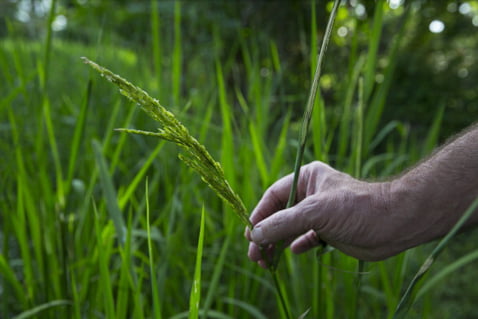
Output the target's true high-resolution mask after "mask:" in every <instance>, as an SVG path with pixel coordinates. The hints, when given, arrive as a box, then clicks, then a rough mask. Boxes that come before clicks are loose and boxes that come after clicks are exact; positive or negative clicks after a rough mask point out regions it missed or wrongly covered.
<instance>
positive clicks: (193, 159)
mask: <svg viewBox="0 0 478 319" xmlns="http://www.w3.org/2000/svg"><path fill="white" fill-rule="evenodd" d="M82 60H83V62H85V63H86V64H88V65H89V66H91V67H92V68H93V69H94V70H96V71H98V72H99V73H100V75H101V76H102V77H105V78H106V79H107V80H108V81H110V82H112V83H113V84H115V85H117V86H118V87H119V90H120V93H121V94H122V95H124V96H126V97H127V98H128V99H129V100H131V101H133V102H135V103H137V104H139V105H140V107H141V109H142V110H143V111H145V112H146V113H147V114H148V115H149V116H150V117H151V118H152V119H153V120H155V121H156V122H158V123H159V124H160V125H161V127H160V128H158V132H149V131H141V130H133V129H117V130H118V131H123V132H127V133H134V134H142V135H148V136H156V137H159V138H161V139H164V140H167V141H170V142H173V143H175V144H177V145H178V146H179V147H181V148H182V150H183V153H181V154H179V158H180V159H181V160H182V161H183V162H184V163H185V164H186V165H188V166H189V167H191V168H192V169H193V170H195V171H196V172H197V173H199V175H200V176H201V178H202V180H203V181H204V182H205V183H206V184H207V185H208V186H209V187H210V188H211V189H212V190H214V192H215V193H216V194H217V195H218V196H219V197H220V198H221V199H222V200H224V201H225V202H226V203H228V204H229V205H230V206H231V207H232V209H233V210H234V212H235V213H236V214H237V215H238V217H239V219H240V220H241V221H242V222H243V223H244V224H245V225H246V226H248V227H250V228H251V229H252V223H251V222H250V221H249V218H248V214H247V210H246V207H245V206H244V204H243V202H242V200H241V198H240V197H239V195H237V194H236V193H235V192H234V190H233V189H232V187H231V186H230V185H229V183H228V182H227V180H226V177H225V175H224V171H223V169H222V167H221V165H220V164H219V163H218V162H216V161H215V160H214V159H213V157H212V156H211V155H210V154H209V152H208V151H207V150H206V148H205V147H204V146H203V145H202V144H201V143H199V142H198V141H197V140H196V139H195V138H194V137H193V136H192V135H191V134H190V133H189V131H188V129H187V128H186V127H185V126H184V125H183V124H182V123H181V122H179V121H178V119H176V117H175V116H174V115H173V114H172V113H171V112H169V111H168V110H166V108H164V107H163V106H162V105H161V104H160V103H159V101H158V100H156V99H154V98H152V97H151V96H149V95H148V93H146V92H145V91H144V90H143V89H141V88H139V87H137V86H135V85H133V84H131V83H130V82H128V81H127V80H125V79H123V78H122V77H120V76H119V75H116V74H114V73H113V72H111V71H110V70H108V69H106V68H104V67H102V66H100V65H98V64H97V63H95V62H93V61H91V60H89V59H87V58H85V57H83V58H82Z"/></svg>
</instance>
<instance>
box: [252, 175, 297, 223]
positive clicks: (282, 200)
mask: <svg viewBox="0 0 478 319" xmlns="http://www.w3.org/2000/svg"><path fill="white" fill-rule="evenodd" d="M293 178H294V177H293V174H289V175H287V176H285V177H282V178H281V179H279V180H278V181H276V182H275V183H274V184H272V185H271V186H270V187H269V188H268V189H267V190H266V191H265V193H264V195H263V196H262V198H261V200H260V201H259V203H257V206H256V207H255V208H254V210H253V211H252V214H251V216H250V218H249V219H250V221H251V223H252V225H255V224H257V223H258V222H260V221H261V220H264V219H266V218H267V217H269V216H270V215H272V214H274V213H275V212H277V211H279V210H282V209H284V208H285V207H286V205H287V201H288V199H289V193H290V188H291V185H292V181H293Z"/></svg>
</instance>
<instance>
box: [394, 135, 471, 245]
mask: <svg viewBox="0 0 478 319" xmlns="http://www.w3.org/2000/svg"><path fill="white" fill-rule="evenodd" d="M390 185H391V186H390V187H391V194H393V195H392V197H393V203H394V206H396V207H398V209H397V212H396V214H397V221H399V222H403V224H402V226H403V229H402V233H401V234H400V238H401V239H400V240H401V241H402V243H401V244H402V245H404V246H405V247H407V248H408V247H412V246H416V245H419V244H421V243H424V242H427V241H430V240H433V239H435V238H438V237H441V236H443V235H445V234H446V233H447V232H448V231H449V230H450V229H451V227H452V226H453V225H454V224H455V223H456V221H457V220H458V219H459V218H460V216H461V215H462V214H463V212H464V211H465V210H466V209H467V208H468V206H469V205H470V204H471V203H472V202H473V200H474V199H475V198H477V197H478V127H476V126H475V127H473V128H472V129H470V130H468V131H467V132H466V133H464V134H462V135H461V136H459V137H457V138H456V139H454V140H453V141H452V142H450V143H448V144H446V145H445V146H444V147H442V148H440V149H439V150H438V151H436V152H435V153H434V154H433V155H432V156H431V157H430V158H429V159H427V160H426V161H424V162H422V163H421V164H419V165H418V166H417V167H415V168H414V169H412V170H410V171H409V172H408V173H406V174H404V175H403V176H401V177H400V178H398V179H396V180H394V181H392V182H391V184H390ZM402 217H403V218H402ZM476 224H478V213H475V214H474V215H473V216H472V217H471V218H470V219H469V220H468V222H467V224H466V225H467V226H473V225H476Z"/></svg>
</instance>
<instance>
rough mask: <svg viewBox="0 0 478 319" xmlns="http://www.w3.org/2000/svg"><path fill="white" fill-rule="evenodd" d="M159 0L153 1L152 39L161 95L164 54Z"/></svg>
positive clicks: (157, 81)
mask: <svg viewBox="0 0 478 319" xmlns="http://www.w3.org/2000/svg"><path fill="white" fill-rule="evenodd" d="M158 2H159V1H158V0H151V18H150V20H151V38H152V42H153V43H152V48H153V61H154V73H155V75H156V85H157V88H158V92H159V94H161V92H162V87H161V82H162V81H161V74H162V63H163V62H162V53H161V20H160V18H159V6H158Z"/></svg>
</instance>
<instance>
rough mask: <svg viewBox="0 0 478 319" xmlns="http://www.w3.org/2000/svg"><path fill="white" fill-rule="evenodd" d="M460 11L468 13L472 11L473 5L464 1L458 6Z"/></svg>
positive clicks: (464, 13)
mask: <svg viewBox="0 0 478 319" xmlns="http://www.w3.org/2000/svg"><path fill="white" fill-rule="evenodd" d="M458 11H460V13H461V14H463V15H467V14H470V13H471V6H470V4H469V3H468V2H463V3H462V4H460V7H459V8H458Z"/></svg>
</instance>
